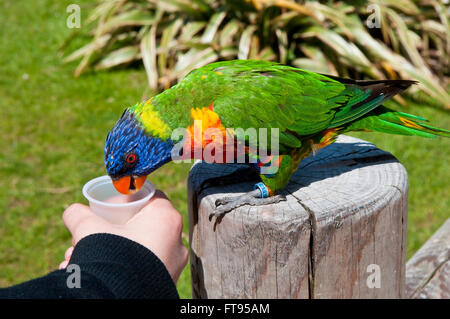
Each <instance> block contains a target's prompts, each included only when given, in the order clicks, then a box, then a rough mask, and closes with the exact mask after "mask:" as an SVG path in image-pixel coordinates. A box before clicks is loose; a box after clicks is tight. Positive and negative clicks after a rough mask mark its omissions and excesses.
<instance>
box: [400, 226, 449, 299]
mask: <svg viewBox="0 0 450 319" xmlns="http://www.w3.org/2000/svg"><path fill="white" fill-rule="evenodd" d="M406 297H407V298H422V299H443V298H445V299H449V298H450V219H448V220H447V221H446V222H445V223H444V225H442V227H441V228H439V230H438V231H437V232H436V233H434V234H433V236H432V237H431V238H430V239H429V240H428V241H427V242H426V243H425V244H424V245H423V246H422V247H421V248H420V249H419V250H418V251H417V252H416V253H415V254H414V256H412V257H411V259H410V260H409V261H408V263H407V264H406Z"/></svg>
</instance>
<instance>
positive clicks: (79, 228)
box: [62, 203, 104, 245]
mask: <svg viewBox="0 0 450 319" xmlns="http://www.w3.org/2000/svg"><path fill="white" fill-rule="evenodd" d="M62 218H63V222H64V225H65V226H66V228H67V229H68V230H69V231H70V233H71V234H72V243H73V245H76V244H77V243H78V241H79V240H80V239H81V238H83V237H85V236H88V235H90V234H93V233H95V229H98V228H99V227H98V226H100V225H101V224H104V221H103V220H102V219H101V218H100V217H99V216H97V215H96V214H95V213H94V212H92V210H91V209H90V208H89V207H88V206H86V205H83V204H78V203H76V204H72V205H70V206H69V207H67V209H66V210H65V211H64V213H63V216H62Z"/></svg>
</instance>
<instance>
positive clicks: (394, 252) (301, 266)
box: [188, 136, 408, 298]
mask: <svg viewBox="0 0 450 319" xmlns="http://www.w3.org/2000/svg"><path fill="white" fill-rule="evenodd" d="M239 167H240V165H228V164H225V165H224V164H222V165H216V164H207V163H203V162H197V163H196V164H195V165H194V166H193V167H192V169H191V172H190V175H189V180H188V200H189V202H188V207H189V223H190V225H189V230H190V244H191V259H190V260H191V274H192V286H193V296H194V297H196V298H402V297H403V296H404V291H405V285H404V283H405V258H406V225H407V210H408V209H407V203H408V180H407V174H406V171H405V169H404V167H403V166H402V165H401V164H400V163H399V162H398V161H397V160H396V159H395V158H394V157H393V156H392V155H391V154H389V153H387V152H384V151H382V150H379V149H377V148H376V147H375V146H374V145H373V144H370V143H368V142H365V141H363V140H359V139H356V138H352V137H348V136H340V137H339V138H338V140H337V142H335V143H334V144H332V145H330V146H328V147H326V148H324V149H322V150H320V151H319V152H318V153H317V154H316V155H315V156H310V157H308V158H306V159H304V160H303V161H302V163H301V164H300V167H299V169H298V170H297V172H296V173H295V174H294V175H293V176H292V178H291V181H290V183H289V185H288V186H287V187H286V189H285V190H283V192H284V194H285V195H286V198H287V201H285V202H280V203H278V204H273V205H265V206H257V207H255V206H243V207H240V208H239V209H236V210H235V211H232V212H230V213H229V214H227V215H226V216H225V217H224V218H223V219H222V220H221V221H220V222H218V223H215V222H214V219H213V220H212V221H211V222H210V221H209V219H208V215H209V212H210V211H211V210H212V209H213V208H214V202H215V200H216V199H217V198H220V197H223V196H231V195H240V194H242V193H244V192H247V191H250V190H251V189H252V186H253V184H254V183H250V182H245V183H239V184H235V185H228V186H221V187H209V188H206V189H203V190H202V189H201V185H202V182H203V181H204V180H206V179H208V178H211V177H217V176H225V175H227V174H230V173H231V172H233V171H234V170H236V169H238V168H239ZM372 264H375V265H378V266H379V269H380V288H369V287H368V285H367V278H368V277H369V275H371V272H368V271H367V267H368V266H369V265H372Z"/></svg>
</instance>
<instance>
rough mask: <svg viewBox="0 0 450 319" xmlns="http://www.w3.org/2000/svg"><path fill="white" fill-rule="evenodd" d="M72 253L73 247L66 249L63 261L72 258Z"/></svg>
mask: <svg viewBox="0 0 450 319" xmlns="http://www.w3.org/2000/svg"><path fill="white" fill-rule="evenodd" d="M72 252H73V246H70V247H69V248H67V250H66V253H65V254H64V259H65V260H66V261H69V260H70V257H72Z"/></svg>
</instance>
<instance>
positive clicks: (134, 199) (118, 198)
mask: <svg viewBox="0 0 450 319" xmlns="http://www.w3.org/2000/svg"><path fill="white" fill-rule="evenodd" d="M154 194H155V186H154V185H153V184H152V183H150V182H149V181H145V183H144V185H142V187H141V189H140V190H139V192H137V193H135V194H132V195H123V194H121V193H119V192H118V191H117V190H116V189H115V188H114V185H113V184H112V180H111V178H110V177H109V176H108V175H105V176H100V177H97V178H94V179H92V180H90V181H89V182H87V183H86V184H85V185H84V186H83V195H84V197H86V199H87V200H88V201H89V207H90V208H91V209H92V211H93V212H94V213H96V214H97V215H99V216H100V217H102V218H104V219H106V220H107V221H109V222H110V223H113V224H122V225H123V224H125V223H126V222H127V221H128V220H130V219H131V217H133V216H134V215H135V214H136V213H137V212H138V211H140V210H141V209H142V208H143V207H144V206H145V204H146V203H147V202H148V201H149V200H150V198H152V197H153V195H154ZM111 198H114V202H111V201H108V200H110V199H111Z"/></svg>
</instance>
